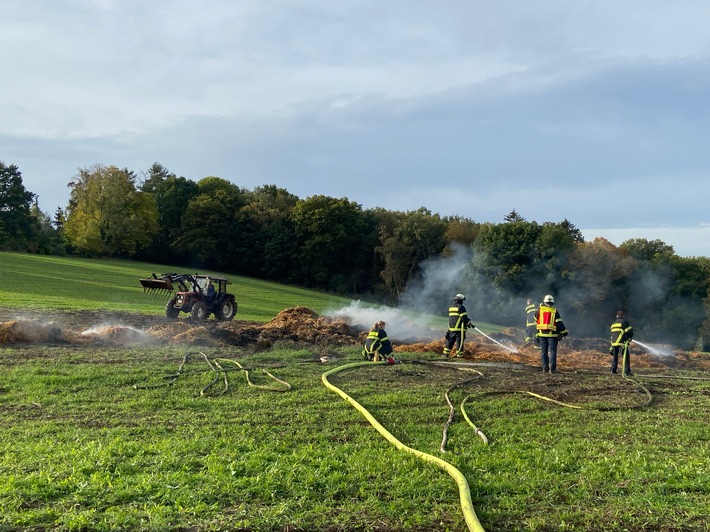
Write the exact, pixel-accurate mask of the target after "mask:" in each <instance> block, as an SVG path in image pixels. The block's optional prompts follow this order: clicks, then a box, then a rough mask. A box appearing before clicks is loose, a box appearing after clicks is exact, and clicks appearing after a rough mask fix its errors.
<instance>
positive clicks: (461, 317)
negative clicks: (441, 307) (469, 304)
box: [449, 305, 471, 332]
mask: <svg viewBox="0 0 710 532" xmlns="http://www.w3.org/2000/svg"><path fill="white" fill-rule="evenodd" d="M470 321H471V318H469V317H468V313H467V312H466V307H464V306H463V305H454V306H453V307H449V330H450V331H460V332H464V331H465V330H466V326H467V325H468V324H469V322H470Z"/></svg>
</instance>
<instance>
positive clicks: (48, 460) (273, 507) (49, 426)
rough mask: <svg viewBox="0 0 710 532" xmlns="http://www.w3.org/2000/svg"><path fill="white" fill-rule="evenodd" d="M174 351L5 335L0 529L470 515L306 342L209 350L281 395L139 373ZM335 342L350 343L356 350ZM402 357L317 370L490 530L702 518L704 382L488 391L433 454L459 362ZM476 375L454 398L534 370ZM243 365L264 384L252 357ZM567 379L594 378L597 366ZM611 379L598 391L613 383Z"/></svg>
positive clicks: (199, 365) (180, 352) (423, 522)
mask: <svg viewBox="0 0 710 532" xmlns="http://www.w3.org/2000/svg"><path fill="white" fill-rule="evenodd" d="M185 353H187V348H182V349H180V348H159V349H156V348H151V349H130V350H127V349H91V350H88V349H77V348H60V347H42V346H38V347H15V348H5V349H2V350H0V410H1V412H2V431H1V433H0V451H1V452H0V530H3V531H14V530H17V531H19V530H108V529H114V530H115V529H119V530H188V529H189V530H421V531H424V530H452V531H461V530H465V529H466V526H465V523H464V520H463V516H462V512H461V508H460V505H459V500H458V492H457V488H456V485H455V483H454V481H453V480H452V479H451V478H450V477H449V476H448V475H447V474H446V473H444V472H443V471H441V470H439V469H438V468H437V467H436V466H433V465H432V464H429V463H426V462H422V461H421V460H419V459H417V458H416V457H414V456H412V455H410V454H408V453H406V452H403V451H398V450H396V449H395V448H394V447H393V446H392V445H391V444H389V443H388V442H387V441H386V440H385V439H384V438H382V437H381V436H380V435H379V434H378V433H377V432H376V431H375V430H374V429H373V428H372V427H371V426H370V425H369V424H368V423H367V421H366V420H365V419H364V418H363V417H362V416H361V415H360V414H359V413H358V412H357V411H355V410H354V409H353V408H352V407H351V406H350V405H349V404H348V403H347V402H345V401H343V400H342V399H341V398H340V397H339V396H337V395H336V394H334V393H332V392H331V391H329V390H327V389H326V388H325V387H324V386H323V385H322V383H321V375H322V373H323V372H324V371H325V370H327V369H330V368H331V367H332V366H330V365H321V364H318V363H314V362H313V360H314V359H315V354H314V352H313V351H312V350H309V349H293V348H288V347H287V346H280V347H279V348H278V349H276V350H274V351H271V352H268V353H261V354H254V353H252V354H249V353H247V352H242V351H235V350H231V351H229V352H225V351H206V353H207V354H209V355H210V356H213V357H215V356H219V357H225V356H226V357H230V358H234V359H235V360H239V362H240V363H242V364H243V365H244V366H245V367H252V368H256V367H269V366H273V368H272V369H271V372H272V373H273V374H274V375H275V376H277V377H278V378H280V379H284V380H286V381H287V382H289V383H290V384H291V386H292V389H291V390H290V391H287V392H285V393H276V392H269V391H264V390H261V389H258V388H254V387H250V386H248V385H247V381H246V379H245V376H244V374H243V373H242V372H229V373H228V377H229V380H230V388H229V389H228V390H227V392H226V393H224V394H220V393H219V392H220V391H221V389H222V385H221V382H220V383H219V385H217V386H215V387H213V388H210V389H209V390H208V393H207V395H205V396H200V394H199V391H200V389H202V388H203V387H204V386H205V385H207V384H209V383H210V382H211V380H212V375H213V374H212V373H210V372H208V367H207V365H206V364H204V363H203V362H201V360H200V359H199V358H195V357H193V359H192V361H191V362H190V363H188V364H187V365H186V368H185V374H184V375H183V376H182V377H180V378H179V379H178V380H177V382H176V383H175V384H174V385H172V386H161V387H151V386H154V385H160V384H162V383H165V382H166V381H165V379H164V378H163V377H165V376H169V375H171V374H173V373H174V372H175V371H176V369H177V367H178V364H179V363H180V361H181V360H182V358H183V356H184V355H185ZM341 356H342V357H343V359H342V361H343V362H348V361H350V362H352V361H355V360H357V359H358V358H359V355H358V353H357V350H356V349H353V348H350V349H346V350H344V351H342V352H341ZM412 356H413V357H414V355H412ZM416 356H417V357H419V358H421V357H424V358H426V356H427V355H425V354H422V355H416ZM412 360H413V359H407V358H405V359H404V361H405V363H403V364H399V365H395V366H381V365H371V366H368V367H362V368H355V369H352V370H348V371H344V372H341V373H338V374H336V375H334V376H332V377H331V378H330V381H331V382H332V383H333V384H335V385H336V386H338V387H340V388H342V389H343V390H345V391H346V392H347V393H349V394H351V396H352V397H354V398H355V399H356V400H358V401H359V402H360V403H361V404H363V406H365V407H366V408H367V409H368V410H369V411H370V412H371V413H372V415H374V416H375V417H376V418H377V419H378V420H379V421H380V422H381V423H382V424H383V425H384V426H385V427H387V428H388V430H390V431H391V432H392V433H393V434H394V435H395V436H396V437H398V438H399V439H400V440H401V441H403V442H404V443H405V444H407V445H409V446H411V447H414V448H416V449H419V450H421V451H424V452H427V453H430V454H433V455H436V456H440V457H441V458H443V459H444V460H447V461H449V462H450V463H452V464H453V465H455V466H456V467H457V468H459V469H460V470H461V472H462V473H463V474H464V475H465V476H466V478H467V479H468V482H469V485H470V488H471V494H472V498H473V503H474V506H475V508H476V512H477V514H478V517H479V519H480V520H481V522H482V523H483V525H484V527H485V528H486V530H491V531H492V530H537V531H543V530H544V531H547V530H588V531H592V530H619V531H621V530H632V531H633V530H660V531H663V530H666V531H670V530H698V531H699V530H707V528H706V523H707V517H708V513H707V512H708V501H709V496H710V476H708V474H707V473H708V470H707V465H708V460H709V459H710V449H709V445H710V429H709V428H708V424H707V410H708V393H709V392H710V386H709V385H708V383H707V381H694V380H686V381H680V380H679V381H675V380H672V379H669V380H667V381H661V382H660V383H656V384H654V385H653V386H654V392H655V395H656V403H655V404H653V405H652V406H651V407H648V408H645V409H638V410H630V409H622V410H616V411H611V412H600V411H595V410H591V411H590V410H583V411H580V410H573V409H568V408H564V407H560V406H558V405H554V404H550V403H546V402H541V401H538V400H535V399H533V398H526V397H523V396H517V395H491V396H483V397H481V398H478V399H476V400H475V401H472V402H469V403H467V413H468V414H469V416H471V417H472V419H473V420H474V421H475V423H476V424H477V426H479V427H480V428H481V429H482V430H483V431H484V432H485V433H486V434H487V436H488V437H489V438H490V440H491V442H490V445H488V446H484V445H483V443H482V441H481V440H480V438H479V437H478V436H477V435H476V434H475V433H474V432H473V430H472V429H471V428H470V427H469V426H468V425H466V424H465V423H464V422H463V420H462V418H461V414H460V413H458V414H457V418H456V421H455V422H454V424H453V425H452V427H451V429H450V431H449V442H448V446H447V449H448V451H449V452H448V453H446V454H441V453H439V450H438V449H439V445H440V442H441V435H442V429H443V426H444V423H445V421H446V418H447V416H448V407H447V406H446V404H445V401H444V399H443V393H444V391H445V390H446V389H447V388H448V387H449V386H451V384H453V383H455V382H458V381H461V380H463V379H464V378H468V377H469V376H470V374H465V375H462V374H461V372H457V371H454V370H451V369H448V368H435V367H431V366H422V365H420V364H416V365H415V364H410V363H407V362H411V361H412ZM277 366H278V367H277ZM483 371H484V373H485V375H486V376H485V378H484V379H482V380H480V381H474V382H473V383H471V384H470V385H469V386H467V387H465V388H463V389H457V390H456V391H455V392H454V393H453V394H452V399H453V401H454V403H455V404H458V403H460V402H461V400H462V399H463V398H464V397H465V396H466V395H468V394H471V393H474V392H475V393H478V392H481V391H484V390H495V389H501V388H503V389H505V388H508V387H511V386H513V387H517V386H518V385H520V383H521V382H526V381H530V382H529V383H528V387H530V388H535V387H536V386H537V387H539V386H541V384H540V383H537V384H536V383H535V382H533V381H534V378H533V376H532V375H530V374H528V373H526V372H525V371H520V372H514V373H516V375H512V376H511V374H510V372H509V371H505V370H503V369H500V368H487V369H484V370H483ZM535 375H536V376H538V375H537V374H535ZM679 375H680V376H683V375H685V376H688V375H692V373H688V372H685V373H682V374H679ZM250 376H251V378H252V380H253V382H254V383H255V384H260V385H267V384H270V383H271V381H270V380H269V379H268V377H267V376H266V375H265V374H264V373H263V372H261V371H253V372H251V374H250ZM696 376H697V374H696ZM538 377H539V376H538ZM578 378H579V379H580V381H583V382H584V383H585V384H586V385H590V386H591V385H593V384H594V383H595V382H596V383H597V387H606V388H608V387H609V382H608V377H607V376H606V375H603V376H602V375H599V374H597V375H594V374H590V375H580V376H579V377H578ZM511 379H514V380H515V379H517V380H516V381H515V382H516V384H514V385H513V384H512V383H511ZM542 381H543V383H544V382H545V381H544V379H543V380H542ZM617 383H618V385H619V386H621V387H622V389H620V390H610V393H621V392H623V391H624V390H623V387H624V386H628V384H626V383H623V382H622V381H621V380H619V379H617ZM134 385H137V386H138V388H137V389H136V387H134ZM538 391H539V390H538ZM631 391H632V392H633V390H631ZM547 394H548V395H549V394H554V390H548V391H547ZM637 395H638V394H637ZM577 400H579V401H580V402H581V403H584V402H585V400H584V397H579V398H577ZM634 400H636V401H639V402H640V401H641V399H639V398H635V397H634V396H633V395H632V396H631V397H630V398H629V402H630V403H631V402H632V401H634Z"/></svg>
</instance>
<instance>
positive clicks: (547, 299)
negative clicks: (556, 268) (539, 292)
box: [542, 294, 555, 305]
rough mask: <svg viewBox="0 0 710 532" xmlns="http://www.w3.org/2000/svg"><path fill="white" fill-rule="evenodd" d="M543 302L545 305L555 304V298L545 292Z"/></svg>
mask: <svg viewBox="0 0 710 532" xmlns="http://www.w3.org/2000/svg"><path fill="white" fill-rule="evenodd" d="M542 302H543V303H545V304H546V305H554V304H555V298H554V297H552V296H551V295H550V294H547V295H546V296H545V299H543V300H542Z"/></svg>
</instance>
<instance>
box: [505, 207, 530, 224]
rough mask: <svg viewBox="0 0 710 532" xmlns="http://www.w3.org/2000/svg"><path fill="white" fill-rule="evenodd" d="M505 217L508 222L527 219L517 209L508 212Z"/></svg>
mask: <svg viewBox="0 0 710 532" xmlns="http://www.w3.org/2000/svg"><path fill="white" fill-rule="evenodd" d="M503 219H504V220H505V221H506V222H524V221H525V218H523V217H522V216H520V214H518V211H516V210H515V209H513V210H512V211H510V212H509V213H508V214H506V215H505V216H504V217H503Z"/></svg>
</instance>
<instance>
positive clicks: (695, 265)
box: [0, 162, 710, 350]
mask: <svg viewBox="0 0 710 532" xmlns="http://www.w3.org/2000/svg"><path fill="white" fill-rule="evenodd" d="M68 187H69V188H70V198H69V202H68V204H67V205H66V207H64V208H61V207H60V208H58V209H57V210H56V212H55V213H54V214H53V216H50V215H48V214H46V213H43V212H42V211H41V210H40V209H39V208H38V206H37V195H36V194H34V193H33V192H30V191H27V190H26V189H25V187H24V185H23V182H22V174H21V172H20V170H19V168H18V167H17V166H16V165H6V164H5V163H3V162H0V250H4V251H23V252H29V253H44V254H58V255H73V256H82V257H106V258H109V257H110V258H125V259H135V260H143V261H148V262H158V263H162V264H171V265H174V266H175V267H176V268H179V267H181V268H189V269H195V270H199V269H210V270H217V271H224V272H228V273H233V274H237V275H244V276H249V277H256V278H261V279H266V280H270V281H276V282H280V283H285V284H292V285H297V286H303V287H308V288H315V289H320V290H323V291H328V292H333V293H337V294H340V295H345V296H350V297H353V298H363V299H367V300H373V301H378V302H382V303H386V304H390V305H391V304H394V305H403V306H409V307H413V308H418V309H420V310H424V311H427V312H433V313H441V309H442V308H444V309H445V308H447V306H448V303H449V301H448V300H449V296H450V295H451V294H453V293H456V292H460V291H462V290H464V291H467V292H468V294H469V297H468V299H467V301H466V305H467V308H468V309H469V313H470V314H471V315H472V316H473V317H474V321H475V319H476V317H477V319H479V320H480V321H485V322H491V323H498V324H503V325H511V326H520V324H521V323H524V322H523V321H522V320H524V314H523V308H524V306H525V300H526V299H527V298H528V297H533V298H534V299H536V300H537V301H541V300H542V297H543V295H544V294H546V293H552V294H554V295H555V299H556V300H557V302H558V305H559V308H560V312H561V313H562V314H563V316H564V319H565V323H567V324H568V327H570V328H571V329H572V331H571V332H572V335H576V336H599V335H602V336H605V335H606V328H607V327H608V323H610V322H611V321H613V315H614V313H615V312H616V310H618V309H624V310H626V312H627V314H628V316H629V317H630V318H633V322H632V324H633V325H634V327H635V329H636V330H637V332H638V334H637V337H638V338H639V339H645V340H642V341H646V340H647V341H648V342H664V343H670V344H672V345H676V346H678V347H682V348H684V349H693V348H699V349H703V350H705V349H706V347H707V344H709V343H710V319H708V316H710V299H709V298H708V288H709V286H710V259H708V258H707V257H692V258H683V257H679V256H677V255H676V254H675V252H674V250H673V247H672V246H670V245H668V244H665V243H664V242H662V241H660V240H646V239H630V240H627V241H625V242H623V243H622V244H621V245H620V246H615V245H613V244H611V243H610V242H608V241H607V240H605V239H602V238H597V239H595V240H594V241H592V242H586V241H585V240H584V238H583V236H582V234H581V231H579V230H578V229H577V228H576V227H575V226H574V225H573V224H572V223H571V222H569V221H568V220H562V221H560V222H551V221H545V222H543V223H538V222H535V221H528V220H526V219H524V218H523V217H522V216H520V215H519V214H518V213H517V212H516V211H515V210H513V211H511V212H510V213H509V214H508V215H507V216H505V218H504V220H503V221H502V222H501V223H490V222H485V223H478V222H475V221H474V220H471V219H469V218H466V217H461V216H440V215H439V214H436V213H432V212H431V211H429V210H428V209H426V208H424V207H421V208H419V209H417V210H413V211H407V212H401V211H390V210H386V209H384V208H379V207H378V208H371V209H363V208H362V206H361V205H359V204H357V203H355V202H353V201H350V200H348V199H347V198H333V197H329V196H323V195H315V196H311V197H308V198H305V199H302V198H298V197H297V196H295V195H293V194H291V193H290V192H288V191H287V190H286V189H284V188H280V187H277V186H275V185H264V186H260V187H256V188H255V189H253V190H248V189H245V188H241V187H239V186H237V185H235V184H234V183H231V182H230V181H227V180H226V179H222V178H219V177H213V176H211V177H205V178H203V179H200V180H199V181H193V180H190V179H187V178H185V177H178V176H177V175H175V174H174V173H172V172H170V171H169V170H168V169H167V168H165V167H164V166H163V165H161V164H159V163H154V164H153V165H152V166H151V167H150V168H149V169H148V170H147V171H146V172H144V173H142V174H141V175H140V176H139V175H137V174H136V173H135V172H133V171H131V170H129V169H127V168H123V169H121V168H118V167H116V166H104V165H95V166H92V167H89V168H83V169H79V172H78V174H77V175H76V176H74V177H73V178H72V179H71V180H70V181H69V182H68ZM634 322H635V323H634Z"/></svg>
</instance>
